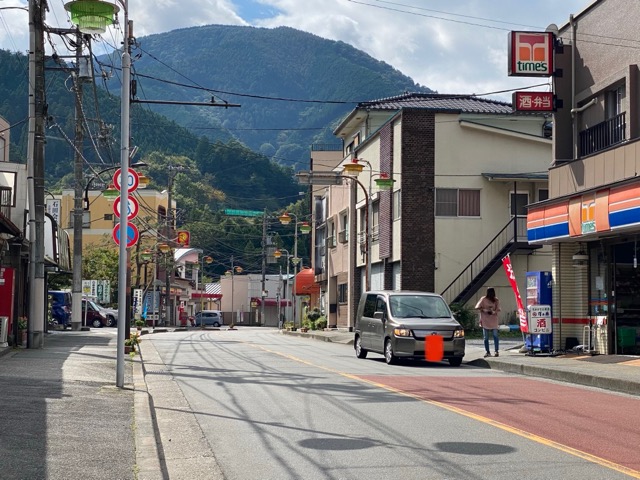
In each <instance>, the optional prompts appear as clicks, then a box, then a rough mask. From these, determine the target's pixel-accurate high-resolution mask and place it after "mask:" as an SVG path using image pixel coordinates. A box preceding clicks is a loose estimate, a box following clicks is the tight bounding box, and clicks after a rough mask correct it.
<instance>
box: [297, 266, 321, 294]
mask: <svg viewBox="0 0 640 480" xmlns="http://www.w3.org/2000/svg"><path fill="white" fill-rule="evenodd" d="M318 293H320V285H318V284H317V283H316V282H315V278H314V274H313V268H304V269H302V270H300V273H298V274H297V275H296V291H295V292H294V294H295V295H312V294H318Z"/></svg>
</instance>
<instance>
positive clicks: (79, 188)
mask: <svg viewBox="0 0 640 480" xmlns="http://www.w3.org/2000/svg"><path fill="white" fill-rule="evenodd" d="M82 40H83V39H82V34H81V33H80V30H78V31H77V33H76V69H75V72H73V74H74V75H75V77H74V78H75V81H74V89H75V98H76V131H75V138H74V142H73V144H74V151H75V159H74V176H75V189H74V199H73V280H72V285H71V328H72V330H80V326H81V325H82V234H83V232H82V228H83V225H82V224H83V216H84V208H83V205H82V198H83V193H84V186H83V180H84V179H83V168H82V167H83V155H82V150H83V147H82V145H83V141H84V136H83V134H84V129H83V128H82V120H83V118H84V115H83V111H82V82H83V81H84V79H83V78H82V76H81V75H80V61H81V60H82Z"/></svg>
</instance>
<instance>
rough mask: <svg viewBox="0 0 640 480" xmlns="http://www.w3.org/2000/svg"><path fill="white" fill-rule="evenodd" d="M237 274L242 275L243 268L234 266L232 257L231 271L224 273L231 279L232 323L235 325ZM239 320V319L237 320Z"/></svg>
mask: <svg viewBox="0 0 640 480" xmlns="http://www.w3.org/2000/svg"><path fill="white" fill-rule="evenodd" d="M236 273H242V267H240V266H234V265H233V257H231V269H229V270H227V271H226V272H224V274H225V276H227V277H229V276H230V277H231V323H232V324H235V323H236V322H234V319H233V316H234V315H235V310H234V308H235V306H234V303H233V290H234V288H233V279H234V277H235V276H236ZM236 320H237V319H236Z"/></svg>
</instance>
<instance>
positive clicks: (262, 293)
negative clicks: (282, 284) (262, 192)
mask: <svg viewBox="0 0 640 480" xmlns="http://www.w3.org/2000/svg"><path fill="white" fill-rule="evenodd" d="M262 218H263V220H262V286H261V291H260V298H261V299H262V302H260V324H264V303H265V301H266V297H267V292H266V285H265V283H266V282H265V280H266V273H267V209H266V208H265V209H264V215H263V217H262Z"/></svg>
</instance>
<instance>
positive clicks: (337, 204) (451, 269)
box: [311, 93, 552, 328]
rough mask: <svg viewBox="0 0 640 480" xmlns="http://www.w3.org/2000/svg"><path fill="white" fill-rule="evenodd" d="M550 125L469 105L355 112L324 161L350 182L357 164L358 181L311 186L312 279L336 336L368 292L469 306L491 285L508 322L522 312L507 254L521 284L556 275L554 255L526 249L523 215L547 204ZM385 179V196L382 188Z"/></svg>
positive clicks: (432, 101) (430, 100)
mask: <svg viewBox="0 0 640 480" xmlns="http://www.w3.org/2000/svg"><path fill="white" fill-rule="evenodd" d="M548 121H549V118H548V117H546V116H544V115H542V114H527V115H519V114H514V113H513V112H512V108H511V105H509V104H507V103H503V102H497V101H492V100H486V99H482V98H478V97H475V96H472V95H439V94H411V93H407V94H404V95H400V96H397V97H392V98H386V99H382V100H377V101H370V102H363V103H360V104H358V106H357V107H356V108H355V109H354V110H353V111H352V112H351V113H350V114H349V115H348V116H347V117H346V118H345V119H344V120H343V121H342V123H341V124H340V125H339V126H338V127H337V128H336V130H335V132H334V133H335V135H336V136H337V137H338V138H340V139H342V140H343V144H344V148H343V150H342V151H341V152H334V155H333V157H332V159H331V160H330V159H327V158H324V159H323V161H322V162H321V163H322V164H323V167H324V169H326V163H327V162H330V161H333V162H334V167H333V172H334V173H336V174H339V175H342V176H344V177H346V176H348V175H347V174H346V173H345V172H343V169H344V168H345V166H348V165H349V164H351V163H353V162H356V163H359V164H361V165H362V166H363V167H364V168H363V170H362V171H361V172H360V173H358V174H356V178H357V180H358V181H357V182H355V181H353V180H348V179H346V178H345V179H343V182H342V184H341V185H333V186H332V185H326V186H323V187H321V186H319V185H318V184H315V185H314V186H313V192H314V202H315V203H314V207H313V214H314V222H315V232H314V240H313V241H314V246H315V248H314V269H315V274H316V281H317V282H318V283H319V284H320V286H321V291H322V306H323V309H324V310H325V311H326V312H328V323H329V325H330V326H336V327H339V328H352V327H353V326H354V318H353V317H354V312H355V308H356V305H357V302H358V299H359V297H360V294H361V293H362V291H364V290H365V288H366V285H367V283H369V288H370V289H392V290H400V289H402V290H422V291H434V292H437V293H441V294H443V295H444V297H445V299H446V300H447V301H448V302H449V303H461V304H469V305H473V304H474V303H475V302H476V300H477V298H478V297H479V296H480V295H483V294H484V289H485V288H486V287H487V286H492V287H495V288H496V291H497V293H498V296H499V297H500V298H501V301H502V304H503V312H502V320H503V322H505V323H506V322H508V321H510V320H511V319H512V318H513V316H514V315H515V311H516V303H515V298H514V294H513V292H512V290H511V287H510V285H509V282H508V280H507V277H506V275H505V273H504V271H503V270H502V263H501V260H502V257H504V256H505V255H507V254H511V258H512V263H513V266H514V270H515V272H516V277H517V281H518V282H519V283H520V284H521V285H522V284H523V283H524V281H525V272H527V271H530V270H548V269H550V268H551V256H550V250H549V249H548V248H539V247H538V246H530V245H529V244H528V243H527V238H526V208H525V207H526V205H527V204H529V203H532V202H535V201H539V200H544V199H546V198H547V196H548V190H547V189H548V187H547V170H548V166H549V163H550V159H551V144H552V140H551V139H550V138H548V137H549V136H548V134H547V133H546V132H547V128H546V127H547V125H548ZM311 153H312V169H311V170H312V172H315V171H316V166H317V165H318V163H319V162H318V161H317V160H316V152H315V151H312V152H311ZM347 168H348V167H347ZM384 176H388V178H389V179H391V180H393V182H392V186H391V188H390V189H389V190H385V189H381V188H380V187H379V186H378V185H377V182H376V180H379V179H380V178H381V177H384ZM387 183H389V182H387ZM368 206H370V209H369V212H367V210H368V208H367V207H368ZM367 220H368V221H367ZM367 223H368V224H369V226H367ZM367 272H368V273H367ZM367 277H369V278H367Z"/></svg>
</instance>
